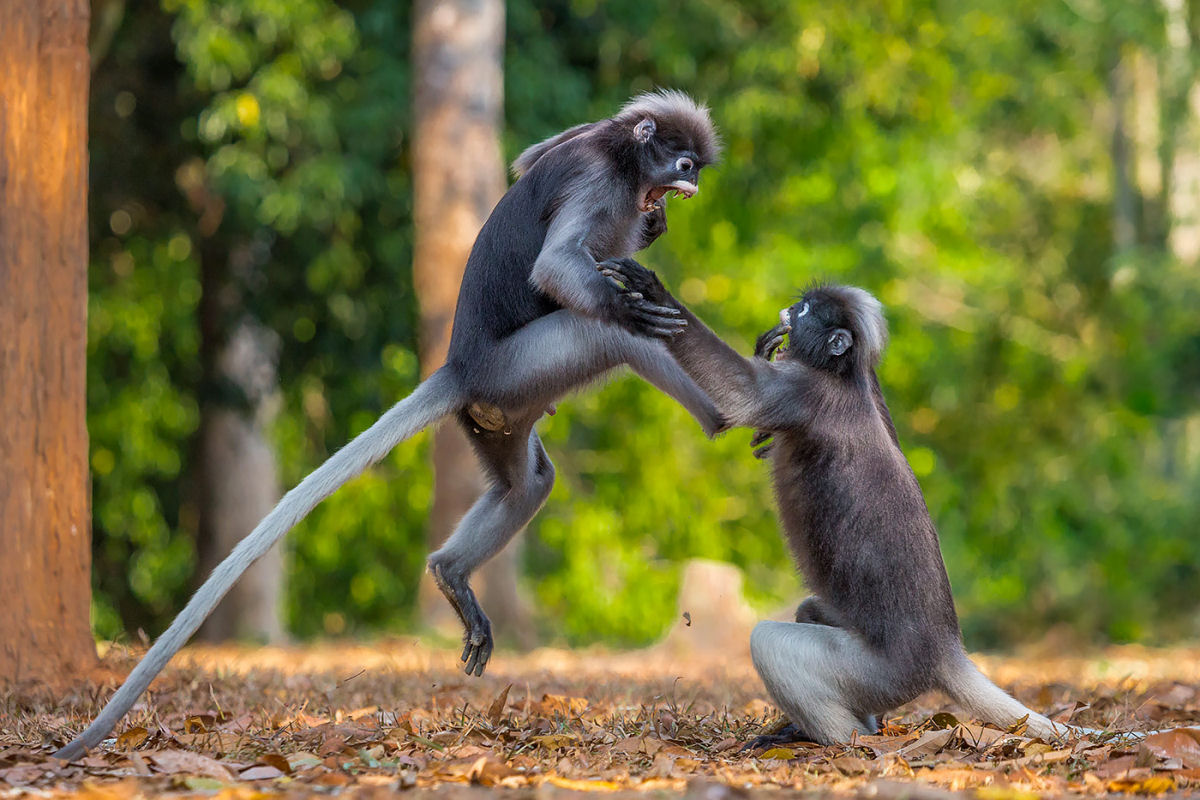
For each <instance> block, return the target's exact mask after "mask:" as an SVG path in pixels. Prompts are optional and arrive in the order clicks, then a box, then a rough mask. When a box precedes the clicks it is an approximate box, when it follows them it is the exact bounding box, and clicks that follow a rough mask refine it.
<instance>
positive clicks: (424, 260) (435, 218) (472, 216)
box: [413, 0, 527, 635]
mask: <svg viewBox="0 0 1200 800" xmlns="http://www.w3.org/2000/svg"><path fill="white" fill-rule="evenodd" d="M503 45H504V3H503V2H501V0H456V1H455V2H431V1H430V0H422V1H421V2H418V3H416V4H415V6H414V18H413V62H414V73H415V75H414V112H415V113H414V122H415V130H414V134H413V180H414V185H415V192H414V194H415V200H414V204H415V207H414V214H413V216H414V219H415V223H416V247H415V254H414V264H413V273H414V274H413V283H414V285H415V287H416V292H417V300H418V302H419V304H420V308H421V335H420V359H421V372H422V376H425V375H428V374H430V373H431V372H433V371H434V370H435V369H437V368H438V367H439V366H440V365H441V364H442V363H443V362H444V361H445V359H446V350H447V347H448V346H449V342H450V330H451V326H452V323H453V321H454V308H455V303H456V301H457V298H458V287H459V284H460V283H461V281H462V274H463V270H464V269H465V267H466V263H467V256H468V255H469V254H470V252H471V245H472V244H474V241H475V236H476V235H477V234H478V233H479V229H480V228H481V227H482V226H483V223H484V221H485V220H486V219H487V216H488V214H489V213H491V210H492V208H493V206H495V205H496V202H497V201H498V200H499V199H500V197H501V195H502V194H503V193H504V189H505V179H504V163H503V159H502V156H501V152H500V124H501V120H502V118H503V113H504V103H503V63H502V60H503ZM433 462H434V473H435V488H434V500H433V510H432V512H431V514H430V520H429V544H430V548H431V549H432V548H436V547H437V546H438V545H440V544H441V543H442V542H443V541H445V539H446V537H447V536H448V535H449V534H450V532H451V531H452V530H453V528H454V525H455V524H456V523H457V522H458V520H459V519H461V518H462V516H463V514H465V513H466V511H467V509H468V508H470V506H471V503H473V502H474V501H475V499H476V498H477V497H478V496H479V494H480V493H481V492H482V490H483V481H482V477H481V475H480V473H479V468H478V466H477V465H476V462H475V458H474V455H473V454H472V452H471V449H470V445H469V444H468V443H467V441H466V438H465V437H464V436H463V434H462V432H461V430H460V429H459V428H458V426H457V425H454V424H447V425H444V426H442V428H441V429H440V430H439V431H438V432H437V434H436V436H435V439H434V447H433ZM477 582H478V584H479V587H478V588H479V591H480V594H481V596H482V598H483V604H484V606H485V607H486V608H487V609H488V613H489V614H490V615H491V617H492V621H493V622H494V623H495V625H496V628H497V629H498V630H497V632H498V633H500V634H501V635H511V634H518V635H523V634H524V632H525V631H526V630H527V626H526V625H525V624H524V617H525V614H523V613H522V610H521V602H520V597H519V595H518V592H517V569H516V548H515V547H508V548H506V549H505V550H504V551H503V552H502V553H500V554H499V555H497V556H496V557H495V558H494V559H492V560H491V562H490V563H489V564H487V565H486V566H485V567H484V568H483V569H482V570H480V573H479V577H478V579H477ZM420 613H421V618H422V619H423V620H425V621H427V622H433V623H434V624H437V625H439V626H441V625H443V624H447V623H449V624H456V623H455V622H454V617H453V614H452V613H451V611H450V608H449V606H448V604H447V603H446V602H445V600H444V599H443V598H442V597H441V595H440V593H439V592H438V591H437V589H436V588H435V587H434V586H433V584H432V582H431V581H430V580H429V579H428V576H425V577H423V579H422V587H421V601H420Z"/></svg>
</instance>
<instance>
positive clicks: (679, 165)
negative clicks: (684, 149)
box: [675, 156, 696, 172]
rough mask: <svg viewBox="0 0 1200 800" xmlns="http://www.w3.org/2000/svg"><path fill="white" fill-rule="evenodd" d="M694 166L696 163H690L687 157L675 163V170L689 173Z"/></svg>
mask: <svg viewBox="0 0 1200 800" xmlns="http://www.w3.org/2000/svg"><path fill="white" fill-rule="evenodd" d="M695 166H696V162H695V161H692V160H691V159H690V158H688V157H687V156H683V157H681V158H680V159H679V160H678V161H676V162H675V169H676V170H678V171H679V172H691V171H692V168H693V167H695Z"/></svg>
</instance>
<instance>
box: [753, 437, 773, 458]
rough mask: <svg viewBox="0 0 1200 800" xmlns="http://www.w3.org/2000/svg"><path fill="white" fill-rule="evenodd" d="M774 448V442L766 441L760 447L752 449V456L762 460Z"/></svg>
mask: <svg viewBox="0 0 1200 800" xmlns="http://www.w3.org/2000/svg"><path fill="white" fill-rule="evenodd" d="M774 449H775V443H774V442H767V443H766V444H764V445H763V446H762V447H760V448H758V449H757V450H755V451H754V457H755V458H757V459H758V460H759V461H762V460H763V459H765V458H766V457H767V456H769V455H771V451H772V450H774Z"/></svg>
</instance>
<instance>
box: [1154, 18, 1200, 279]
mask: <svg viewBox="0 0 1200 800" xmlns="http://www.w3.org/2000/svg"><path fill="white" fill-rule="evenodd" d="M1162 4H1163V10H1164V11H1165V17H1166V27H1167V30H1166V47H1165V53H1164V56H1163V59H1162V69H1161V72H1162V91H1163V101H1162V104H1161V112H1162V137H1163V144H1162V185H1163V200H1164V202H1165V205H1166V215H1165V216H1166V234H1167V244H1168V247H1169V249H1170V251H1171V253H1172V254H1173V255H1174V256H1175V257H1176V258H1178V259H1179V260H1180V261H1181V262H1182V263H1184V264H1195V263H1196V262H1197V260H1200V80H1198V78H1200V73H1198V70H1197V61H1198V56H1200V54H1198V52H1197V44H1198V43H1197V37H1198V35H1200V31H1197V29H1196V25H1197V23H1198V22H1200V19H1198V17H1200V14H1198V12H1200V8H1198V5H1200V4H1198V3H1197V2H1196V0H1162Z"/></svg>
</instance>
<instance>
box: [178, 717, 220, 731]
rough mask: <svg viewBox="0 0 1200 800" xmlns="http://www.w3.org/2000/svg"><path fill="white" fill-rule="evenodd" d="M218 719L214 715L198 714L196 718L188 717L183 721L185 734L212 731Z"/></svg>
mask: <svg viewBox="0 0 1200 800" xmlns="http://www.w3.org/2000/svg"><path fill="white" fill-rule="evenodd" d="M216 721H217V718H216V717H214V716H213V715H212V714H197V715H196V716H194V717H188V718H187V719H185V720H184V721H183V732H184V733H205V732H207V731H209V730H212V726H213V725H214V724H215V723H216Z"/></svg>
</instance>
